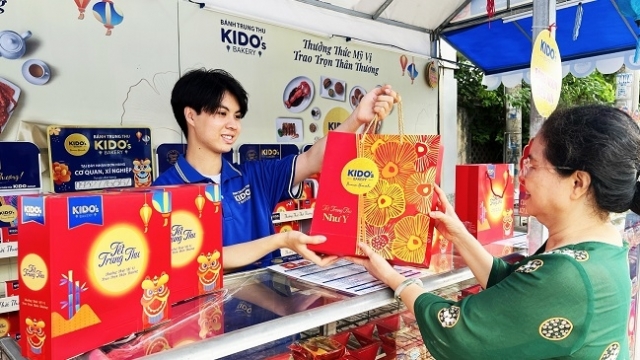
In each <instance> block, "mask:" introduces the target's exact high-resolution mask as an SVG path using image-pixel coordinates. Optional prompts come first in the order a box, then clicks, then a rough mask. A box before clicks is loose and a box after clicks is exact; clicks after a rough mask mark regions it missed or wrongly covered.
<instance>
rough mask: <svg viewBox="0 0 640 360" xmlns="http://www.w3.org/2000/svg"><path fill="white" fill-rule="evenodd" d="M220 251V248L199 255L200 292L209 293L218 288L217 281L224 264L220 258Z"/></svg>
mask: <svg viewBox="0 0 640 360" xmlns="http://www.w3.org/2000/svg"><path fill="white" fill-rule="evenodd" d="M219 258H220V252H219V251H218V250H216V251H214V252H213V253H207V254H206V255H205V254H204V253H203V254H200V256H198V264H200V265H199V266H198V278H199V279H200V293H201V294H204V293H208V292H210V291H212V290H215V288H216V282H217V280H218V277H219V276H220V269H221V268H222V266H221V265H220V262H219V261H218V259H219Z"/></svg>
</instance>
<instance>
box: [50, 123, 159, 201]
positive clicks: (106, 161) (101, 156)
mask: <svg viewBox="0 0 640 360" xmlns="http://www.w3.org/2000/svg"><path fill="white" fill-rule="evenodd" d="M48 133H49V136H48V137H49V160H50V161H49V166H50V170H51V183H52V186H51V188H52V190H53V191H54V192H56V193H63V192H74V191H84V190H97V189H108V188H128V187H141V188H142V187H148V186H151V182H152V181H153V162H152V158H153V150H152V148H151V130H150V129H149V128H92V127H71V126H70V127H64V126H49V129H48Z"/></svg>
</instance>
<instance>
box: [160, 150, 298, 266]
mask: <svg viewBox="0 0 640 360" xmlns="http://www.w3.org/2000/svg"><path fill="white" fill-rule="evenodd" d="M296 160H297V155H290V156H287V157H285V158H283V159H281V160H261V161H249V162H246V163H244V164H240V165H236V164H231V163H229V162H228V161H227V160H225V159H224V158H223V159H222V171H221V174H220V182H221V184H220V194H221V198H222V200H221V202H222V216H223V222H222V244H223V246H229V245H235V244H242V243H245V242H249V241H252V240H256V239H260V238H263V237H265V236H269V235H273V234H274V233H275V230H274V227H273V222H272V220H271V214H272V213H273V210H274V209H275V207H276V204H277V203H279V202H280V201H284V200H288V199H292V198H299V197H300V195H302V186H299V187H298V191H297V194H293V193H292V188H293V187H294V183H293V181H294V175H295V166H296ZM210 182H213V180H211V178H208V177H206V176H204V175H202V174H200V173H199V172H198V171H197V170H196V169H194V168H193V166H191V164H189V162H187V159H185V158H184V157H183V156H182V155H180V157H179V158H178V161H177V162H176V163H175V165H174V166H173V167H172V168H170V169H169V170H167V171H165V172H163V173H162V174H160V176H158V178H157V179H156V180H155V181H154V182H153V185H179V184H193V183H210ZM277 256H280V250H277V251H274V252H273V253H271V254H269V255H267V256H265V257H264V258H262V259H261V260H260V262H259V265H258V266H261V267H262V266H267V265H271V264H270V262H269V261H270V260H271V259H272V258H273V257H277Z"/></svg>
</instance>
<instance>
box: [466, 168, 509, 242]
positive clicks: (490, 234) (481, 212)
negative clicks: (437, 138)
mask: <svg viewBox="0 0 640 360" xmlns="http://www.w3.org/2000/svg"><path fill="white" fill-rule="evenodd" d="M513 193H514V191H513V164H474V165H457V166H456V201H455V204H456V205H455V209H456V214H458V217H459V218H460V220H461V221H462V222H463V223H464V224H465V225H466V226H467V229H468V230H469V232H471V233H472V234H473V235H474V236H475V237H476V238H477V239H478V241H480V243H482V244H483V245H486V244H490V243H492V242H495V241H498V240H503V239H509V238H512V237H513Z"/></svg>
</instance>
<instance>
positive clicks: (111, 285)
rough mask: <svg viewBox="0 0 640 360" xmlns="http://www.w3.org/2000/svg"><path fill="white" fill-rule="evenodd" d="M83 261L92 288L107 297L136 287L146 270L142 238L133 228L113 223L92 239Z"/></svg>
mask: <svg viewBox="0 0 640 360" xmlns="http://www.w3.org/2000/svg"><path fill="white" fill-rule="evenodd" d="M87 263H88V267H89V268H88V269H87V272H88V273H89V276H90V280H91V283H92V287H93V288H94V289H97V290H98V291H100V292H101V293H103V294H104V295H107V296H119V295H122V294H125V293H127V292H129V291H131V290H132V289H133V288H134V287H139V286H140V285H141V284H142V280H143V278H144V276H145V273H146V272H147V265H148V263H149V248H148V246H147V241H146V238H145V237H144V234H143V233H142V232H141V231H140V230H138V228H136V227H133V226H131V225H128V224H114V225H112V226H110V227H108V228H107V229H106V230H104V231H103V232H102V233H101V234H100V235H99V236H98V238H97V239H96V240H95V242H94V243H93V246H92V247H91V251H89V260H88V261H87Z"/></svg>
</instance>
